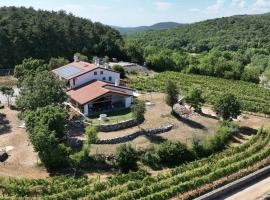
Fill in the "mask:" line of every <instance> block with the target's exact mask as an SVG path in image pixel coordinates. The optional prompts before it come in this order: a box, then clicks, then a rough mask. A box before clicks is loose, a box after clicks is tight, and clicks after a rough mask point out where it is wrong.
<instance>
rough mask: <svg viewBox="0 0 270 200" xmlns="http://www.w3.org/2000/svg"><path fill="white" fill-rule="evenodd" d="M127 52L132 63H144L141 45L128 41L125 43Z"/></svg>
mask: <svg viewBox="0 0 270 200" xmlns="http://www.w3.org/2000/svg"><path fill="white" fill-rule="evenodd" d="M124 50H125V53H126V56H127V59H128V60H130V62H132V63H139V64H142V63H143V60H144V59H143V49H142V47H141V46H140V45H138V44H135V43H126V45H125V48H124Z"/></svg>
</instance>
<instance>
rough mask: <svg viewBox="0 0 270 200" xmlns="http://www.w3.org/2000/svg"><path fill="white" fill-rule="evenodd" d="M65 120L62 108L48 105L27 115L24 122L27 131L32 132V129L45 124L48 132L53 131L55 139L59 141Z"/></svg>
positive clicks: (62, 134)
mask: <svg viewBox="0 0 270 200" xmlns="http://www.w3.org/2000/svg"><path fill="white" fill-rule="evenodd" d="M66 118H67V116H66V113H65V111H64V110H63V108H62V107H60V106H57V105H48V106H45V107H40V108H38V109H37V110H36V111H35V112H29V113H27V114H26V116H25V118H24V120H25V122H26V128H27V130H28V131H30V132H33V128H34V127H36V126H42V125H44V124H46V126H47V128H48V130H49V131H54V132H55V137H56V138H59V139H61V138H63V136H64V129H65V123H66Z"/></svg>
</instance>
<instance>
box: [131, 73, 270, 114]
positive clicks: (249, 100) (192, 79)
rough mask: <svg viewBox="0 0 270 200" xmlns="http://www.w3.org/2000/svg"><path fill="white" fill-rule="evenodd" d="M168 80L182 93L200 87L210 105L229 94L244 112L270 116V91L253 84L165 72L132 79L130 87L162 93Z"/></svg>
mask: <svg viewBox="0 0 270 200" xmlns="http://www.w3.org/2000/svg"><path fill="white" fill-rule="evenodd" d="M168 80H172V81H174V82H175V83H177V85H178V86H179V88H180V89H181V92H186V91H188V90H189V89H190V88H191V87H193V86H196V87H200V88H201V89H202V91H203V95H204V96H205V99H206V101H207V102H208V103H210V104H213V103H214V102H215V100H216V98H217V97H218V96H221V95H223V94H224V93H225V92H228V93H231V94H233V95H235V96H236V97H237V98H238V100H239V101H240V102H241V105H242V109H243V110H246V111H250V112H260V113H265V114H270V106H269V102H270V90H267V89H264V88H262V87H260V86H259V85H257V84H253V83H247V82H243V81H232V80H226V79H220V78H213V77H207V76H198V75H186V74H182V73H178V72H164V73H159V74H157V75H155V76H154V77H153V78H152V77H139V78H136V79H131V80H130V86H131V87H133V88H136V89H138V90H143V91H152V92H162V91H164V87H165V84H166V82H167V81H168Z"/></svg>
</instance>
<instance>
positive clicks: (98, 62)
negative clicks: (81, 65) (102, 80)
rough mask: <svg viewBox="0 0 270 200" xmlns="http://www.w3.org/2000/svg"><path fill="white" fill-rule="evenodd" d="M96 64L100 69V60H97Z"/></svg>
mask: <svg viewBox="0 0 270 200" xmlns="http://www.w3.org/2000/svg"><path fill="white" fill-rule="evenodd" d="M95 64H96V66H97V67H99V64H100V61H99V58H96V60H95Z"/></svg>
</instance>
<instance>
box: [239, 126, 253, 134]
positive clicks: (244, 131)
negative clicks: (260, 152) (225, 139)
mask: <svg viewBox="0 0 270 200" xmlns="http://www.w3.org/2000/svg"><path fill="white" fill-rule="evenodd" d="M239 130H240V133H242V134H244V135H256V133H257V131H258V130H256V129H253V128H250V127H247V126H242V127H240V128H239Z"/></svg>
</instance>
